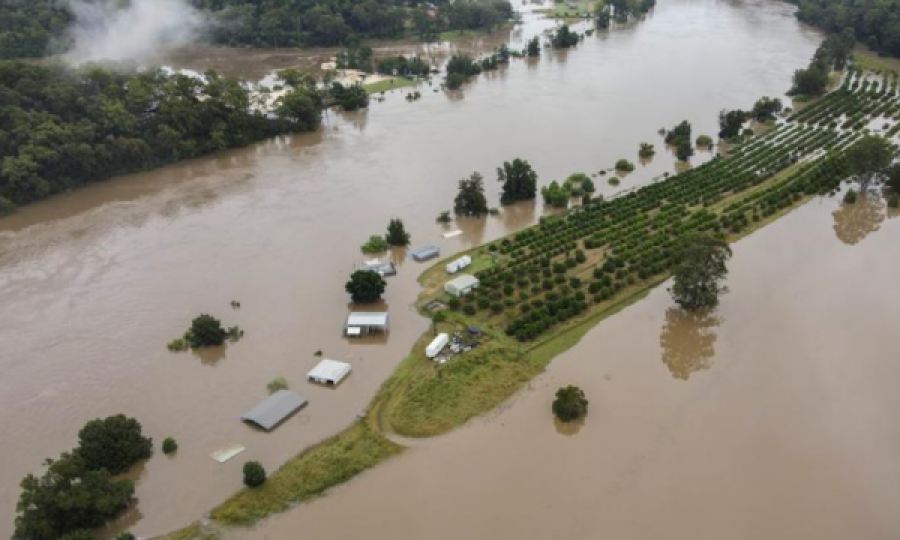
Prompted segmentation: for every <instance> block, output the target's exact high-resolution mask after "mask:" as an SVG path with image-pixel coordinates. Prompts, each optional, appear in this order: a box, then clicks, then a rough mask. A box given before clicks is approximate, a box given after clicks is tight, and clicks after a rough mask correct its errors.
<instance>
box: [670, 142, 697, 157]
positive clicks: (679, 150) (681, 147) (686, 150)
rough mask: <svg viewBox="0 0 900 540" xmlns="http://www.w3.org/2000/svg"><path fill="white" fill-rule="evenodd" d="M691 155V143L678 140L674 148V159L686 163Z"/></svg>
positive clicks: (692, 148)
mask: <svg viewBox="0 0 900 540" xmlns="http://www.w3.org/2000/svg"><path fill="white" fill-rule="evenodd" d="M693 155H694V147H693V146H692V145H691V142H690V141H688V140H680V141H679V142H678V145H677V146H676V147H675V157H677V158H678V161H687V160H689V159H691V156H693Z"/></svg>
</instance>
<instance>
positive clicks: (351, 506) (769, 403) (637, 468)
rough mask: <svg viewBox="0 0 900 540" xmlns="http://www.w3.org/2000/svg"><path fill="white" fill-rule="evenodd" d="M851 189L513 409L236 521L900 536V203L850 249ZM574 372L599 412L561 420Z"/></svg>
mask: <svg viewBox="0 0 900 540" xmlns="http://www.w3.org/2000/svg"><path fill="white" fill-rule="evenodd" d="M839 205H840V203H839V199H838V198H828V199H821V200H817V201H814V202H811V203H810V204H808V205H807V206H805V207H802V208H800V209H799V210H796V211H795V212H793V213H791V214H790V215H788V216H787V217H785V218H783V219H782V220H780V221H778V222H776V223H775V224H773V225H770V226H769V227H767V228H765V229H763V230H762V231H759V232H756V233H754V234H753V235H751V236H750V237H748V238H746V239H744V240H741V241H740V242H739V243H738V244H737V245H736V246H735V248H734V257H733V259H732V261H731V262H730V264H729V268H730V274H729V277H728V280H727V285H728V287H729V288H730V292H729V293H728V294H726V295H725V296H724V297H723V298H722V303H721V305H720V306H719V308H718V309H717V310H716V311H715V312H713V313H705V314H701V315H699V316H696V317H690V316H685V315H683V314H681V311H680V310H679V309H678V308H676V307H675V306H674V305H673V303H672V301H671V299H670V297H669V295H668V293H667V292H666V290H665V287H659V288H657V289H655V290H654V291H653V292H652V293H651V294H650V296H649V297H648V298H646V299H644V300H642V301H641V302H639V303H637V304H635V305H633V306H631V307H630V308H628V309H626V310H625V311H623V312H622V313H620V314H618V315H616V316H615V317H612V318H610V319H608V320H606V321H604V322H602V323H601V324H599V325H598V326H597V327H596V328H594V329H593V330H592V331H591V332H589V333H588V334H587V335H586V336H585V337H584V338H583V339H582V341H581V342H580V343H579V344H578V345H576V346H575V347H574V348H573V349H571V350H570V351H569V352H567V353H565V354H563V355H562V356H561V357H559V358H557V359H556V360H554V362H553V363H552V364H551V365H550V367H549V369H548V370H547V372H546V373H545V374H543V375H541V376H540V377H538V378H537V379H536V380H535V381H533V383H532V384H531V385H530V386H529V388H528V389H527V390H523V391H522V392H520V393H519V394H518V395H517V396H515V397H514V398H513V399H512V400H511V402H510V403H508V404H507V405H505V406H504V407H503V408H502V409H501V410H500V411H499V412H496V413H493V414H490V415H488V416H487V417H485V418H479V419H476V420H474V421H472V422H470V423H469V425H467V426H465V427H463V428H461V429H458V430H456V431H455V432H452V433H450V434H448V435H446V436H443V437H440V438H436V439H431V440H428V441H427V442H423V443H421V444H418V445H415V446H414V447H413V448H411V449H409V450H408V451H407V452H406V453H405V454H404V455H402V456H401V457H398V458H395V459H393V460H390V461H388V462H387V463H386V464H384V465H381V466H379V467H377V468H376V469H374V470H372V471H369V472H366V473H365V474H363V475H362V476H361V477H359V478H357V479H355V480H353V481H351V482H350V483H349V484H347V485H344V486H340V487H338V488H336V489H334V490H333V491H332V492H331V493H329V495H328V497H326V498H324V499H322V500H318V501H315V502H313V503H310V504H307V505H303V506H301V507H299V508H296V509H294V510H291V511H290V512H287V513H285V514H281V515H278V516H276V517H274V518H271V519H270V520H268V521H264V522H263V523H261V524H260V525H259V526H258V528H257V529H255V530H250V531H239V532H237V533H236V534H234V537H235V538H239V539H248V538H249V539H253V540H261V539H282V538H292V537H293V536H294V535H293V534H292V532H295V531H303V533H304V534H305V535H307V536H309V537H311V538H317V539H320V540H326V539H330V538H335V539H338V538H363V537H365V538H378V539H381V538H430V539H435V540H440V539H448V540H450V539H458V538H467V539H470V540H480V539H485V540H487V539H490V540H505V539H516V538H616V539H620V540H631V539H635V540H646V539H648V538H679V539H681V538H696V539H701V540H706V539H709V540H712V539H721V538H728V539H733V540H741V539H746V540H758V539H760V538H767V539H772V540H782V539H783V540H796V539H800V538H816V539H822V540H829V539H834V540H846V539H847V538H866V539H870V540H872V539H884V540H887V539H890V538H896V537H897V534H898V531H900V514H898V513H897V508H898V506H900V487H898V486H900V427H898V424H897V421H896V411H897V410H898V408H900V394H898V393H897V391H896V386H897V381H898V380H900V365H898V363H897V358H898V354H900V343H898V341H897V332H896V328H897V327H898V325H900V301H898V299H900V281H898V280H897V272H896V268H897V265H898V264H900V251H898V250H897V249H896V243H897V238H898V236H900V219H886V218H891V217H894V218H896V217H897V215H896V213H893V214H888V215H886V214H885V209H884V206H883V205H881V206H880V217H881V220H882V221H883V224H882V227H881V229H880V230H878V231H877V232H873V233H871V234H870V235H868V236H866V237H865V238H861V239H860V240H859V241H858V242H854V243H853V244H852V245H849V244H847V243H845V242H844V240H843V238H841V237H840V235H839V234H837V235H836V234H835V232H834V231H833V230H832V224H833V220H836V219H838V220H839V219H840V218H838V217H837V215H835V216H832V212H833V211H834V210H835V209H836V207H838V206H839ZM864 229H866V230H871V227H868V228H865V227H864ZM567 384H576V385H578V386H580V387H581V388H582V389H583V390H584V391H585V393H586V395H587V397H588V399H589V401H590V406H589V414H588V416H587V417H586V419H585V420H584V422H583V423H582V425H580V426H575V427H574V428H573V429H569V430H565V431H561V430H560V429H558V428H559V426H558V425H555V424H554V420H553V418H552V414H551V412H550V404H551V402H552V400H553V394H554V392H555V391H556V389H557V388H559V387H560V386H563V385H567ZM347 516H352V517H353V519H346V517H347Z"/></svg>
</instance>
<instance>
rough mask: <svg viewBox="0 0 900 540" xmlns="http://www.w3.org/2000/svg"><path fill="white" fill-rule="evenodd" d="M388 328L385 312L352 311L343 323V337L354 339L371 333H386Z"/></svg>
mask: <svg viewBox="0 0 900 540" xmlns="http://www.w3.org/2000/svg"><path fill="white" fill-rule="evenodd" d="M388 326H389V323H388V313H387V311H371V312H370V311H354V312H352V313H350V315H348V316H347V322H346V323H344V335H347V336H351V337H355V336H365V335H368V334H371V333H372V332H387V331H388Z"/></svg>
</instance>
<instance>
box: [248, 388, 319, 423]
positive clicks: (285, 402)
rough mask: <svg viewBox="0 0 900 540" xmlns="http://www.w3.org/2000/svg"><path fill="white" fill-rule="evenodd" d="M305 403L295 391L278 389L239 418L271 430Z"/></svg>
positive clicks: (304, 399)
mask: <svg viewBox="0 0 900 540" xmlns="http://www.w3.org/2000/svg"><path fill="white" fill-rule="evenodd" d="M306 403H307V401H306V398H305V397H303V396H301V395H300V394H298V393H296V392H291V391H290V390H279V391H277V392H275V393H274V394H272V395H271V396H269V397H267V398H266V399H265V400H264V401H263V402H262V403H260V404H259V405H257V406H256V407H253V408H252V409H250V410H249V411H247V412H245V413H244V414H243V415H242V416H241V420H244V421H245V422H253V423H254V424H256V425H258V426H259V427H261V428H263V429H265V430H266V431H271V430H272V429H273V428H274V427H275V426H277V425H278V424H280V423H281V422H283V421H284V420H285V419H286V418H287V417H288V416H290V415H292V414H294V412H295V411H297V409H300V408H301V407H303V406H304V405H306Z"/></svg>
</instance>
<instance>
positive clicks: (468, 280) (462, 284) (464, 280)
mask: <svg viewBox="0 0 900 540" xmlns="http://www.w3.org/2000/svg"><path fill="white" fill-rule="evenodd" d="M473 285H478V278H477V277H475V276H473V275H471V274H463V275H461V276H459V277H458V278H454V279H451V280H450V281H448V282H447V285H445V286H449V287H454V288H456V289H457V290H463V289H467V288H469V287H472V286H473Z"/></svg>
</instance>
